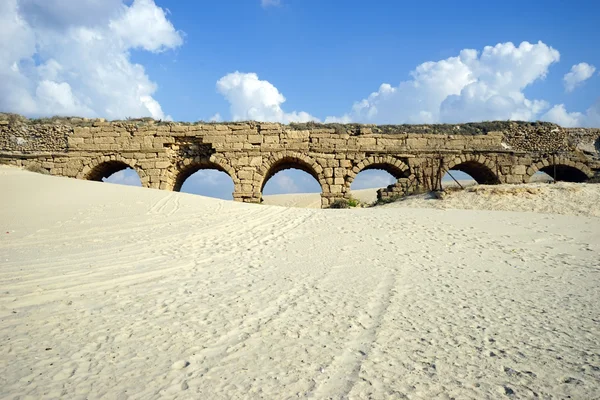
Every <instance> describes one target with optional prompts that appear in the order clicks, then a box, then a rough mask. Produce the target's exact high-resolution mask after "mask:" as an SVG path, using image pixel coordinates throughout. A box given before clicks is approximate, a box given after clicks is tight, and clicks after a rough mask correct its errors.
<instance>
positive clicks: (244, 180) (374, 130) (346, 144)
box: [0, 114, 600, 207]
mask: <svg viewBox="0 0 600 400" xmlns="http://www.w3.org/2000/svg"><path fill="white" fill-rule="evenodd" d="M0 163H4V164H12V165H17V166H21V167H26V168H29V169H33V170H45V171H47V172H48V173H50V174H52V175H60V176H67V177H72V178H79V179H89V180H102V178H103V177H108V176H110V175H111V174H113V173H114V172H117V171H119V170H122V169H124V168H128V167H129V168H132V169H134V170H135V171H137V173H138V175H139V176H140V178H141V181H142V185H143V186H145V187H150V188H158V189H165V190H179V189H181V185H182V184H183V182H184V181H185V179H187V178H188V177H189V176H190V175H191V174H193V173H194V172H196V171H198V170H199V169H206V168H209V169H217V170H220V171H223V172H225V173H227V174H229V176H230V177H231V178H232V180H233V182H234V187H235V189H234V192H233V197H234V199H235V200H238V201H245V202H254V203H257V202H260V201H261V196H262V190H263V187H264V186H265V183H266V182H267V181H268V180H269V178H271V177H272V176H273V175H274V174H276V173H277V172H279V171H282V170H284V169H288V168H297V169H300V170H303V171H306V172H308V173H309V174H310V175H312V176H313V177H314V178H315V179H316V180H317V181H318V182H319V184H320V185H321V189H322V194H321V196H322V206H323V207H328V206H329V205H330V204H331V203H332V202H333V201H335V200H336V199H340V198H348V197H350V195H351V194H350V185H351V183H352V181H353V180H354V178H355V177H356V175H357V174H358V173H359V172H361V171H364V170H368V169H382V170H385V171H387V172H389V173H390V174H392V175H393V176H394V177H395V178H396V179H397V182H396V183H395V184H393V185H390V186H388V187H387V188H385V189H381V190H380V191H379V192H378V196H379V197H380V198H385V197H390V196H401V195H406V194H409V193H414V192H419V191H426V190H435V189H439V188H440V187H441V178H442V176H443V175H444V174H445V172H446V171H448V170H450V169H453V170H461V171H464V172H466V173H468V174H470V175H471V176H472V177H473V178H474V179H475V180H476V181H478V182H479V183H486V184H494V183H515V184H516V183H525V182H528V181H529V179H530V178H531V176H532V175H533V174H535V173H536V172H537V171H544V172H546V173H547V174H548V175H550V176H553V177H555V179H557V180H566V181H572V182H585V181H588V180H591V179H593V180H594V181H598V180H600V129H582V128H572V129H567V128H561V127H559V126H557V125H553V124H549V123H529V122H484V123H471V124H459V125H386V126H375V125H358V124H348V125H339V124H315V123H308V124H291V125H281V124H278V123H262V122H253V121H250V122H235V123H194V124H185V123H170V122H169V123H166V122H160V121H154V120H151V119H139V120H127V121H113V122H105V121H104V120H101V119H95V120H94V119H92V120H88V119H82V118H52V119H42V120H29V119H25V118H23V117H20V116H18V115H14V114H0Z"/></svg>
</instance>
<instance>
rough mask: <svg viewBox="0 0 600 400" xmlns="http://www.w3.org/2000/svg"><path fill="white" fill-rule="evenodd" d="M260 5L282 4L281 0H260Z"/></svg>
mask: <svg viewBox="0 0 600 400" xmlns="http://www.w3.org/2000/svg"><path fill="white" fill-rule="evenodd" d="M260 5H261V6H262V7H263V8H267V7H274V6H279V5H281V0H260Z"/></svg>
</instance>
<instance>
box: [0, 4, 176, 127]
mask: <svg viewBox="0 0 600 400" xmlns="http://www.w3.org/2000/svg"><path fill="white" fill-rule="evenodd" d="M1 3H2V4H0V52H1V54H3V56H2V58H0V93H2V94H1V95H0V109H2V110H3V111H9V112H16V113H20V114H24V115H28V116H38V115H79V116H87V117H96V116H98V117H105V118H109V119H117V118H125V117H140V116H152V117H154V118H157V119H168V118H169V116H165V115H164V113H163V111H162V109H161V106H160V104H159V103H158V102H157V101H156V100H155V99H154V98H153V94H154V92H155V91H156V88H157V87H156V84H155V83H154V82H152V81H151V80H150V79H149V77H148V76H147V75H146V73H145V71H144V67H143V66H141V65H139V64H134V63H132V62H131V61H130V57H129V50H130V49H134V48H139V49H143V50H146V51H151V52H160V51H164V50H166V49H171V48H175V47H177V46H180V45H181V44H182V38H181V34H180V33H179V32H177V31H176V30H175V28H174V27H173V25H172V24H171V23H170V22H169V21H168V20H167V18H166V14H165V12H164V10H163V9H161V8H160V7H158V6H156V4H155V3H154V1H153V0H134V1H133V3H132V4H131V5H130V6H126V5H125V4H124V3H123V0H102V1H101V0H5V1H3V2H1Z"/></svg>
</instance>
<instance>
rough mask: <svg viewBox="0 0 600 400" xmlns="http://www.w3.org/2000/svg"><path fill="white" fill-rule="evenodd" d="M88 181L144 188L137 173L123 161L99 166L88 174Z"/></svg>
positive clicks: (107, 162) (109, 162)
mask: <svg viewBox="0 0 600 400" xmlns="http://www.w3.org/2000/svg"><path fill="white" fill-rule="evenodd" d="M86 179H87V180H90V181H97V182H108V183H116V184H120V185H128V186H142V181H141V179H140V176H139V175H138V173H137V171H136V170H134V169H133V168H131V166H130V165H129V164H127V163H124V162H123V161H106V162H103V163H101V164H98V165H97V166H96V167H94V168H93V169H92V170H91V171H90V172H89V173H88V174H87V176H86Z"/></svg>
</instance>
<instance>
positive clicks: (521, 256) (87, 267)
mask: <svg viewBox="0 0 600 400" xmlns="http://www.w3.org/2000/svg"><path fill="white" fill-rule="evenodd" d="M0 185H1V187H2V189H3V194H2V200H1V205H2V207H0V223H1V225H2V232H1V233H2V235H1V237H2V240H1V241H0V257H1V258H0V261H1V262H2V268H1V270H0V287H1V288H2V290H1V292H0V340H1V343H2V346H1V347H0V360H2V362H1V363H0V397H2V398H11V399H12V398H21V399H25V398H69V399H96V398H107V399H127V398H130V399H153V398H156V399H158V398H181V399H231V398H251V399H252V398H268V399H286V398H298V397H309V398H315V399H327V398H333V399H340V398H351V399H367V398H370V399H388V398H398V399H402V398H410V399H431V398H448V399H449V398H457V399H459V398H460V399H469V398H472V399H483V398H489V399H497V398H503V397H508V398H533V397H540V398H557V399H560V398H567V397H569V396H570V398H574V399H592V398H597V396H598V393H600V351H599V349H600V329H599V320H598V316H599V315H600V302H599V301H598V287H600V257H599V254H600V218H595V217H590V216H564V215H556V214H535V213H530V212H529V213H518V212H507V211H498V212H490V211H474V210H440V209H419V208H408V207H406V205H407V204H408V203H405V202H403V203H400V204H401V205H400V206H387V207H381V208H370V209H357V210H316V209H300V208H287V207H271V206H266V205H248V204H239V203H233V202H225V201H219V200H211V199H207V198H202V197H199V196H193V195H186V194H180V193H172V192H166V191H158V190H149V189H141V188H134V187H123V186H118V185H111V184H103V183H96V182H84V181H77V180H73V179H67V178H56V177H49V176H43V175H37V174H33V173H28V172H24V171H20V170H17V169H12V168H0ZM582 190H584V189H582ZM585 190H587V189H585ZM590 190H591V189H590ZM595 190H597V189H595ZM563 194H564V193H563ZM476 195H477V194H474V196H476ZM557 196H558V194H557ZM465 201H466V200H465ZM423 202H426V200H423ZM597 204H598V203H596V205H597ZM547 210H549V211H552V208H551V207H548V208H547Z"/></svg>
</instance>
